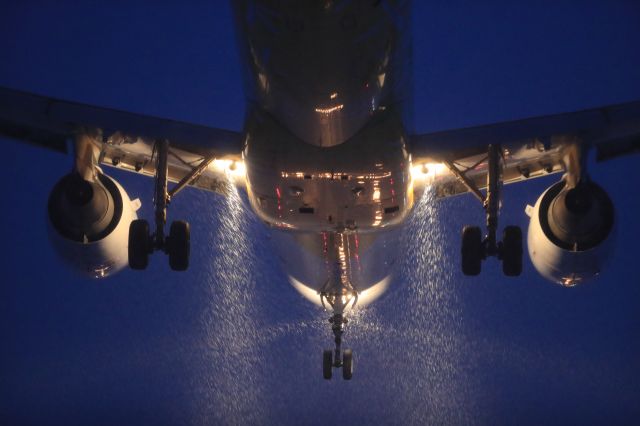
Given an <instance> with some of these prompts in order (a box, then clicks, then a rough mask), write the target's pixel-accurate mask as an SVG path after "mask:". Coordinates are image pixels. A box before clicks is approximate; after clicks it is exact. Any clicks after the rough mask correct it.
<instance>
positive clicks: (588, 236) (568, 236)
mask: <svg viewBox="0 0 640 426" xmlns="http://www.w3.org/2000/svg"><path fill="white" fill-rule="evenodd" d="M527 214H528V215H529V216H530V217H531V221H530V222H529V232H528V237H527V245H528V248H529V256H530V257H531V261H532V262H533V265H534V266H535V268H536V269H537V270H538V272H539V273H540V274H541V275H542V276H543V277H545V278H547V279H549V280H551V281H554V282H556V283H559V284H562V285H564V286H567V287H572V286H575V285H577V284H581V283H583V282H585V281H587V280H589V279H591V278H593V277H595V276H597V275H598V274H599V273H600V271H601V270H602V269H603V267H604V265H605V263H606V261H607V260H608V258H609V257H610V255H611V252H612V248H613V244H612V240H613V235H614V233H615V232H614V227H615V218H614V216H615V214H614V208H613V203H612V202H611V199H610V198H609V196H608V195H607V193H606V192H605V191H604V190H603V189H602V188H601V187H600V186H598V185H596V184H595V183H592V182H588V183H582V184H580V185H578V186H577V187H576V188H573V189H568V188H567V187H566V184H565V182H564V181H560V182H558V183H556V184H555V185H553V186H551V187H550V188H549V189H547V190H546V191H545V192H544V193H543V194H542V195H541V196H540V198H539V199H538V201H537V202H536V205H535V207H531V206H527Z"/></svg>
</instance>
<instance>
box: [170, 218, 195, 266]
mask: <svg viewBox="0 0 640 426" xmlns="http://www.w3.org/2000/svg"><path fill="white" fill-rule="evenodd" d="M190 240H191V231H190V229H189V223H187V222H185V221H183V220H176V221H175V222H172V223H171V229H170V230H169V238H168V240H167V253H168V254H169V266H170V267H171V269H173V270H174V271H186V270H187V268H188V267H189V252H190V245H191V241H190Z"/></svg>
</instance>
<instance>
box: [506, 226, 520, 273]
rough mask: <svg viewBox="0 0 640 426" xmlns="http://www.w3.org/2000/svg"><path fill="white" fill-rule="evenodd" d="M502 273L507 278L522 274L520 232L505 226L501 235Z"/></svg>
mask: <svg viewBox="0 0 640 426" xmlns="http://www.w3.org/2000/svg"><path fill="white" fill-rule="evenodd" d="M502 272H503V273H504V274H505V275H506V276H508V277H517V276H518V275H520V274H521V273H522V230H521V229H520V227H519V226H507V227H506V228H504V232H503V234H502Z"/></svg>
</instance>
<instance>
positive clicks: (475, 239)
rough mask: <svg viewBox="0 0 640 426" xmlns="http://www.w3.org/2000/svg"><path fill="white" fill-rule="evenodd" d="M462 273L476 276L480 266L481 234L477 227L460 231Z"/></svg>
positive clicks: (466, 227)
mask: <svg viewBox="0 0 640 426" xmlns="http://www.w3.org/2000/svg"><path fill="white" fill-rule="evenodd" d="M461 252H462V273H463V274H465V275H478V274H480V268H481V265H482V233H481V231H480V228H479V227H477V226H465V227H464V229H463V230H462V250H461Z"/></svg>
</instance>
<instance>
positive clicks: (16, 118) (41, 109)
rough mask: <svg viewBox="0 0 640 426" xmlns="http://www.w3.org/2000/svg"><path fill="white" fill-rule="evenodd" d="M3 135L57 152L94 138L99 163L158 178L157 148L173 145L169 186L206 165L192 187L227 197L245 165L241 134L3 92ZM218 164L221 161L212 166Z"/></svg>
mask: <svg viewBox="0 0 640 426" xmlns="http://www.w3.org/2000/svg"><path fill="white" fill-rule="evenodd" d="M0 134H2V135H3V136H6V137H9V138H13V139H17V140H21V141H25V142H29V143H33V144H36V145H39V146H42V147H45V148H49V149H53V150H56V151H61V152H66V151H67V146H68V141H69V140H71V139H74V138H76V137H79V136H84V137H86V136H89V137H90V138H91V140H92V141H93V143H94V144H96V145H98V146H99V148H100V163H101V164H106V165H109V166H116V167H119V168H122V169H125V170H129V171H134V172H138V173H142V174H144V175H148V176H153V175H154V174H155V162H154V161H153V156H154V149H153V146H154V142H155V141H156V140H157V139H167V140H169V141H170V143H171V151H170V156H169V180H170V181H173V182H179V181H180V180H182V179H183V178H185V176H188V175H189V174H192V173H193V172H194V170H195V169H196V168H197V166H198V165H200V164H202V163H203V161H210V162H211V167H207V168H204V169H203V170H202V172H201V173H200V174H199V175H198V177H197V179H195V180H194V181H193V182H192V183H191V184H192V185H193V186H196V187H198V188H201V189H205V190H210V191H214V192H220V193H226V188H227V187H228V185H226V178H225V176H224V174H225V173H226V172H227V171H228V170H227V169H229V168H231V169H233V164H234V162H235V161H237V160H239V159H240V156H241V151H242V144H243V141H242V134H241V133H240V132H234V131H230V130H223V129H216V128H210V127H206V126H201V125H196V124H190V123H184V122H180V121H174V120H168V119H164V118H157V117H150V116H145V115H141V114H135V113H130V112H124V111H119V110H114V109H109V108H102V107H96V106H92V105H86V104H80V103H76V102H70V101H64V100H60V99H55V98H50V97H46V96H41V95H36V94H32V93H27V92H22V91H18V90H13V89H8V88H3V87H0ZM213 159H216V160H218V161H215V160H214V161H211V160H213Z"/></svg>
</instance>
